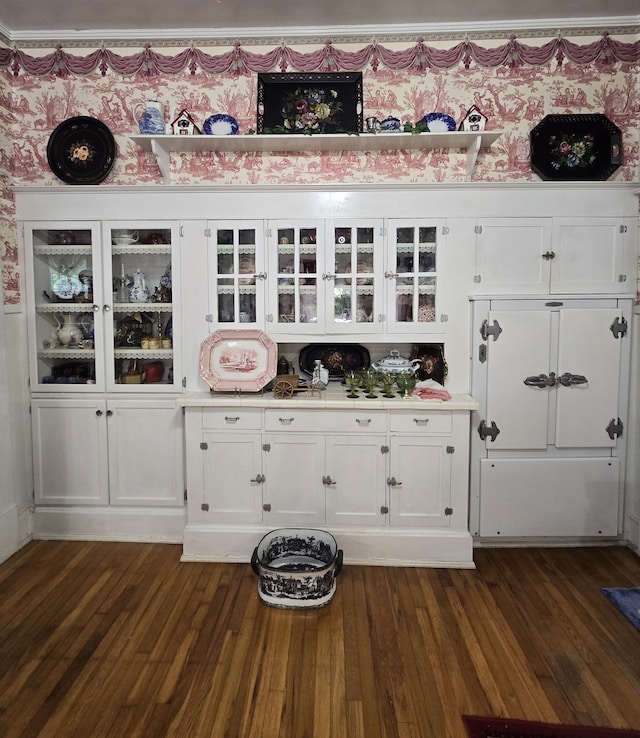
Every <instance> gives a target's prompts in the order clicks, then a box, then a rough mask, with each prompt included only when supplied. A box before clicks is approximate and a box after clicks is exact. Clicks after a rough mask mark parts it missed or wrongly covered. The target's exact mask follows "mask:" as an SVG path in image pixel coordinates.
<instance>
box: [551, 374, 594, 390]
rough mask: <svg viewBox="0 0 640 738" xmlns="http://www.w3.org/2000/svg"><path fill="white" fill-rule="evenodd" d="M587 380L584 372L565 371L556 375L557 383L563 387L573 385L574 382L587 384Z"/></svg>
mask: <svg viewBox="0 0 640 738" xmlns="http://www.w3.org/2000/svg"><path fill="white" fill-rule="evenodd" d="M588 382H589V380H588V379H587V378H586V377H585V376H584V374H571V372H565V373H564V374H561V375H560V376H559V377H558V383H559V384H561V385H562V386H563V387H573V385H574V384H587V383H588Z"/></svg>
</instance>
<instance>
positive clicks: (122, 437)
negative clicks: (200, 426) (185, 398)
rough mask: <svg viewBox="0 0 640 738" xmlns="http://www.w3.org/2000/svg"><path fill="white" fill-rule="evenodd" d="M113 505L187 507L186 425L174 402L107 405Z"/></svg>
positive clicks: (138, 400) (120, 401) (146, 400)
mask: <svg viewBox="0 0 640 738" xmlns="http://www.w3.org/2000/svg"><path fill="white" fill-rule="evenodd" d="M106 415H107V440H108V444H107V446H108V459H109V502H110V504H111V505H131V506H144V507H183V506H184V437H183V435H184V427H183V426H184V424H183V419H182V412H181V411H180V410H179V409H178V408H177V407H176V404H175V400H172V399H171V400H169V399H164V398H155V399H149V398H147V397H144V398H140V397H138V398H135V399H134V398H127V399H121V398H111V399H109V400H107V409H106Z"/></svg>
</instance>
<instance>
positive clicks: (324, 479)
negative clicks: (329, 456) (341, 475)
mask: <svg viewBox="0 0 640 738" xmlns="http://www.w3.org/2000/svg"><path fill="white" fill-rule="evenodd" d="M322 484H324V485H325V486H327V487H334V486H335V485H336V482H335V481H334V480H333V479H331V477H330V476H329V475H328V474H327V476H326V477H322Z"/></svg>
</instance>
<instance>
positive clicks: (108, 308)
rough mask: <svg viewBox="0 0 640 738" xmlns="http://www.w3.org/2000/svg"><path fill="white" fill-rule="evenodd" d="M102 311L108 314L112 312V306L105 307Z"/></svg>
mask: <svg viewBox="0 0 640 738" xmlns="http://www.w3.org/2000/svg"><path fill="white" fill-rule="evenodd" d="M102 309H103V310H104V311H105V313H108V312H109V311H110V310H111V305H104V306H103V308H102Z"/></svg>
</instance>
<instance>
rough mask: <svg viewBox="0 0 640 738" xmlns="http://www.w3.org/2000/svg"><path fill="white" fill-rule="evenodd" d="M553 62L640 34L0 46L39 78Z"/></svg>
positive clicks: (637, 46)
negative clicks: (211, 46) (87, 47)
mask: <svg viewBox="0 0 640 738" xmlns="http://www.w3.org/2000/svg"><path fill="white" fill-rule="evenodd" d="M554 59H555V61H556V62H557V64H559V65H560V64H562V63H563V61H565V60H569V61H572V62H575V63H577V64H593V63H596V64H603V65H604V64H612V63H614V62H623V63H629V64H633V63H638V60H639V59H640V40H636V41H633V42H625V41H621V40H618V39H614V38H611V36H610V35H609V33H608V32H605V33H604V34H603V35H602V38H600V39H598V40H597V41H593V42H591V43H586V44H577V43H574V42H572V41H569V40H568V39H566V38H563V37H562V36H558V37H557V38H554V39H551V40H550V41H548V42H546V43H544V44H542V45H540V46H532V45H528V44H525V43H522V42H520V41H518V40H517V39H516V37H515V36H511V37H510V38H509V40H508V41H507V42H506V43H504V44H501V45H500V46H496V47H489V48H487V47H483V46H480V45H479V44H477V43H475V42H473V41H471V40H470V39H468V38H467V39H464V40H463V41H460V42H459V43H457V44H455V45H454V46H452V47H451V48H449V49H439V48H436V47H433V46H428V45H427V44H425V42H424V39H423V38H419V39H418V40H417V42H416V43H415V45H414V46H408V47H407V48H405V49H403V50H392V49H390V48H388V47H386V46H384V45H382V44H379V43H377V42H376V41H373V42H371V43H369V44H367V45H366V46H363V47H362V48H360V49H357V50H355V51H346V50H343V49H340V48H337V47H336V46H334V44H333V42H332V41H331V40H327V41H325V43H324V45H323V46H322V47H321V48H319V49H317V50H314V51H310V52H301V51H296V50H295V49H293V48H291V47H290V46H287V45H285V44H284V43H282V44H281V45H279V46H276V47H274V48H273V49H271V50H270V51H267V52H266V53H256V52H254V51H249V50H248V49H246V48H243V46H242V45H241V44H240V42H236V43H235V44H234V45H233V48H232V49H231V50H230V51H225V52H223V53H220V54H209V53H206V52H205V51H203V50H202V49H199V48H196V47H195V46H194V45H192V46H190V47H189V48H186V49H184V50H183V51H181V52H179V53H177V54H174V55H173V56H171V55H167V54H161V53H159V52H157V51H153V50H152V48H151V44H146V45H145V47H144V49H143V50H142V51H139V52H136V53H133V54H129V55H122V54H117V53H116V52H115V51H112V50H110V49H107V48H105V47H104V46H102V47H101V48H99V49H96V50H95V51H93V52H91V53H89V54H87V55H85V56H79V55H75V54H70V53H68V52H66V51H64V49H63V48H62V45H58V46H57V47H56V49H55V51H52V52H51V53H49V54H45V55H43V56H32V55H30V54H27V53H26V52H24V51H21V50H19V49H17V48H0V69H10V70H11V72H12V73H13V74H14V75H16V76H17V75H19V74H20V73H21V72H23V73H27V74H29V75H33V76H36V77H41V76H45V75H54V76H59V77H65V76H67V75H69V74H78V75H87V74H91V73H92V72H94V71H96V70H99V71H100V73H101V74H102V75H106V74H107V72H108V71H110V70H111V71H114V72H116V73H118V74H123V75H131V74H146V75H156V74H164V75H174V74H179V73H180V72H182V71H184V70H185V69H189V70H190V72H191V73H192V74H195V73H196V71H197V70H198V69H201V70H202V71H205V72H208V73H215V74H220V73H232V74H244V73H247V72H269V71H273V70H275V69H279V70H280V71H281V72H284V71H291V70H294V71H300V72H315V71H318V72H335V71H357V70H360V69H362V68H363V67H365V66H367V65H370V66H371V68H372V69H373V70H374V71H375V70H376V69H378V68H379V67H380V66H383V67H385V68H387V69H392V70H406V69H410V70H415V71H422V70H425V69H429V68H434V69H450V68H452V67H454V66H457V65H458V64H463V65H464V67H465V68H469V67H470V66H471V64H472V63H475V64H478V65H480V66H482V67H499V66H507V67H512V68H513V67H519V66H522V65H524V64H531V65H535V66H539V65H544V64H548V63H549V62H551V61H552V60H554Z"/></svg>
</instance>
